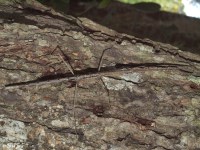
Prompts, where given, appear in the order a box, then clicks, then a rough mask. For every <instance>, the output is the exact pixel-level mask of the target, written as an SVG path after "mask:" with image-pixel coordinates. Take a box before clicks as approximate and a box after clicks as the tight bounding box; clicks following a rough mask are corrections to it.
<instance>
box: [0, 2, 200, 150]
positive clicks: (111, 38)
mask: <svg viewBox="0 0 200 150" xmlns="http://www.w3.org/2000/svg"><path fill="white" fill-rule="evenodd" d="M0 22H1V24H0V30H1V31H0V70H1V71H0V147H1V149H9V150H10V149H40V150H41V149H59V150H61V149H77V150H78V149H86V150H90V149H91V150H93V149H102V150H107V149H110V150H121V149H125V150H129V149H130V150H133V149H139V150H143V149H144V150H145V149H156V150H162V149H171V150H174V149H177V150H179V149H180V150H183V149H185V150H187V149H198V148H200V118H199V113H200V112H199V108H200V85H199V84H200V58H199V56H198V55H194V54H191V53H186V52H182V51H181V50H179V49H177V48H176V47H173V46H171V45H166V44H162V43H156V42H153V41H150V40H145V39H144V40H142V39H138V38H135V37H133V36H129V35H125V34H119V33H117V32H115V31H113V30H110V29H107V28H106V27H103V26H100V25H98V24H95V23H94V22H92V21H90V20H88V19H85V18H78V19H76V18H73V17H70V16H63V15H61V14H59V13H56V12H54V11H53V10H50V9H48V8H45V7H43V6H41V5H39V4H38V3H35V2H33V1H28V2H24V3H17V4H12V3H11V2H10V4H8V5H3V4H1V6H0ZM60 56H61V57H60ZM62 58H63V59H65V62H64V61H63V59H62ZM70 69H73V70H72V71H70ZM72 73H74V75H73V74H72Z"/></svg>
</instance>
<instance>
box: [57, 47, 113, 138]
mask: <svg viewBox="0 0 200 150" xmlns="http://www.w3.org/2000/svg"><path fill="white" fill-rule="evenodd" d="M56 48H58V49H59V50H60V51H61V52H62V54H63V55H64V53H63V51H62V50H61V48H60V47H59V46H57V47H56ZM111 48H112V46H111V47H109V48H106V49H104V50H103V52H102V54H101V57H100V60H99V64H98V68H97V71H98V72H100V70H101V67H102V62H103V58H104V54H105V52H106V51H107V50H110V49H111ZM58 55H59V57H60V59H61V60H62V61H63V63H64V64H65V65H66V67H67V68H68V69H69V71H70V72H71V73H72V75H73V76H75V89H74V97H73V118H74V130H75V133H76V135H77V136H78V132H77V125H76V112H75V108H76V100H77V94H78V93H77V91H78V82H79V81H78V78H77V76H76V75H75V73H74V71H73V68H72V66H71V65H70V63H69V62H66V61H65V60H64V58H63V57H62V56H61V54H58ZM79 80H81V79H79ZM104 86H105V85H104ZM107 92H108V91H107ZM109 103H110V100H109ZM95 110H96V109H95Z"/></svg>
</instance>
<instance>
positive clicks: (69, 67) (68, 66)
mask: <svg viewBox="0 0 200 150" xmlns="http://www.w3.org/2000/svg"><path fill="white" fill-rule="evenodd" d="M58 55H59V56H60V58H61V60H62V61H63V62H64V64H65V65H66V66H67V68H68V69H69V71H70V72H71V73H72V74H73V75H74V71H73V69H72V67H71V66H70V64H68V63H67V62H66V61H65V60H64V59H63V58H62V56H61V55H60V54H58Z"/></svg>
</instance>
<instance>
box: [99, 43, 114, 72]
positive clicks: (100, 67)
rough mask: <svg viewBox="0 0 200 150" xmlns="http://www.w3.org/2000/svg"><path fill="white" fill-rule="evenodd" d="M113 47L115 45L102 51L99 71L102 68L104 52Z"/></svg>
mask: <svg viewBox="0 0 200 150" xmlns="http://www.w3.org/2000/svg"><path fill="white" fill-rule="evenodd" d="M112 47H113V46H111V47H109V48H106V49H104V50H103V52H102V54H101V58H100V61H99V65H98V71H100V70H101V66H102V61H103V56H104V53H105V52H106V51H107V50H109V49H111V48H112Z"/></svg>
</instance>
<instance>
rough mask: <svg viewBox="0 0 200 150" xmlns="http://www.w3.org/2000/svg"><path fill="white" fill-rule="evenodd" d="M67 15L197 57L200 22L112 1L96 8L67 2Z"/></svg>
mask: <svg viewBox="0 0 200 150" xmlns="http://www.w3.org/2000/svg"><path fill="white" fill-rule="evenodd" d="M66 9H67V11H66V12H67V13H68V14H71V15H73V16H76V17H86V18H89V19H91V20H93V21H94V22H97V23H99V24H101V25H103V26H106V27H108V28H111V29H114V30H116V31H117V32H120V33H126V34H129V35H133V36H135V37H138V38H149V39H151V40H153V41H158V42H162V43H169V44H171V45H174V46H177V47H179V48H180V49H181V50H184V51H189V52H192V53H197V54H200V19H196V18H191V17H186V16H184V15H180V14H174V13H169V12H164V11H159V8H158V7H156V6H155V5H152V4H150V3H149V5H145V6H143V5H141V6H140V7H139V9H138V7H135V6H134V5H130V4H125V3H120V2H117V1H112V2H111V3H110V4H109V5H108V6H107V7H106V8H103V9H99V8H98V5H97V4H95V3H92V2H91V1H89V2H83V1H81V0H70V5H68V6H67V8H66Z"/></svg>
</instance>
